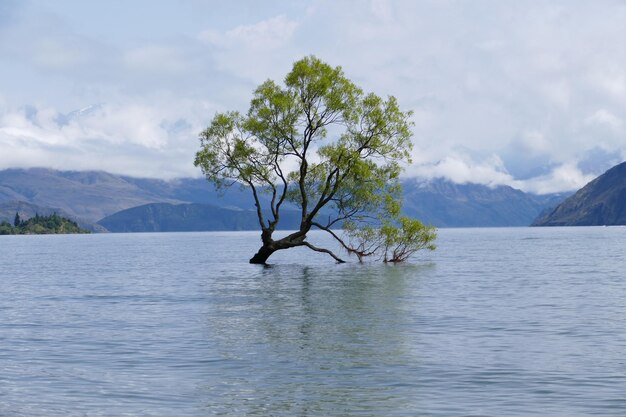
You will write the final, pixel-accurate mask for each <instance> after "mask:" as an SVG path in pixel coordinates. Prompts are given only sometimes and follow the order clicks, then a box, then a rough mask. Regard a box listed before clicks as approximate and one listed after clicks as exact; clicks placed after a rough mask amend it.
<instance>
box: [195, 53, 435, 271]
mask: <svg viewBox="0 0 626 417" xmlns="http://www.w3.org/2000/svg"><path fill="white" fill-rule="evenodd" d="M410 117H411V112H410V111H407V112H405V111H402V110H400V108H399V106H398V102H397V100H396V99H395V98H394V97H393V96H389V97H387V98H386V99H383V98H381V97H379V96H377V95H376V94H373V93H367V94H366V93H364V92H363V90H362V89H360V88H359V87H357V86H356V85H355V84H354V83H353V82H352V81H350V80H349V79H348V78H346V76H345V75H344V73H343V71H342V69H341V67H334V68H333V67H331V66H330V65H328V64H326V63H324V62H322V61H321V60H319V59H318V58H316V57H314V56H309V57H306V58H304V59H301V60H299V61H297V62H295V63H294V65H293V68H292V70H291V72H289V73H288V74H287V76H286V77H285V80H284V85H279V84H277V83H276V82H274V81H272V80H267V81H265V82H264V83H263V84H261V85H260V86H259V87H258V88H257V89H256V90H255V91H254V94H253V98H252V101H251V103H250V108H249V110H248V112H247V114H245V115H244V114H241V113H239V112H236V111H231V112H225V113H218V114H216V115H215V117H214V118H213V120H212V121H211V124H210V125H209V126H208V127H207V128H206V130H204V131H203V132H202V133H201V134H200V141H201V148H200V150H199V151H198V152H197V154H196V159H195V165H196V166H199V167H200V168H201V169H202V172H203V173H204V174H205V176H206V177H207V179H208V180H209V181H210V182H212V183H213V184H214V185H215V186H216V187H217V188H223V187H230V186H232V185H235V184H239V185H242V186H244V187H247V188H249V189H250V191H251V194H252V198H253V199H254V203H255V206H256V213H257V217H258V221H259V226H260V228H261V240H262V246H261V248H260V249H259V251H258V252H257V253H256V254H255V255H254V256H253V257H252V259H250V262H251V263H265V262H266V261H267V259H268V258H269V256H271V255H272V253H274V252H275V251H277V250H282V249H288V248H292V247H298V246H304V247H308V248H310V249H312V250H315V251H318V252H325V253H327V254H329V255H330V256H332V257H333V258H334V259H335V260H337V261H338V262H343V259H342V258H340V257H339V256H338V255H337V254H335V253H334V252H332V251H331V250H329V249H327V248H320V247H317V246H314V245H312V244H311V243H309V242H308V241H307V240H306V237H307V233H308V232H309V231H311V230H314V229H319V230H323V231H325V232H327V233H329V234H330V235H332V236H333V238H334V239H336V240H337V241H338V242H339V244H340V245H341V246H342V247H343V248H344V249H346V250H347V251H348V253H350V254H355V255H356V256H357V257H358V258H359V260H361V259H363V258H364V257H366V256H370V255H372V256H376V255H378V256H379V257H380V258H381V259H382V260H383V261H386V262H399V261H403V260H406V259H407V258H408V256H409V255H410V254H412V253H413V252H415V251H416V250H419V249H423V248H427V249H434V245H433V241H434V239H435V231H434V229H433V228H431V227H428V226H424V225H423V224H422V223H420V222H419V221H418V220H415V219H409V218H406V217H403V216H401V215H400V208H401V188H400V184H399V181H398V179H399V175H400V173H401V170H402V166H403V165H404V164H406V163H409V162H410V150H411V147H412V143H411V137H412V132H411V121H410ZM263 193H267V194H268V195H269V198H268V199H267V201H268V203H267V204H266V205H263V201H265V200H264V199H262V198H261V196H262V194H263ZM286 203H287V204H289V205H291V206H292V207H293V206H295V207H297V208H298V210H299V212H300V213H301V223H300V228H299V230H297V231H295V232H293V233H291V234H289V235H287V236H285V237H283V238H280V239H274V238H273V233H274V231H275V230H276V227H277V225H278V224H279V222H280V215H281V209H283V207H284V205H285V204H286ZM340 226H341V227H342V228H343V231H341V232H339V231H338V230H337V228H338V227H340Z"/></svg>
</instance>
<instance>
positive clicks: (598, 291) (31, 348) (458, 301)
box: [0, 228, 626, 417]
mask: <svg viewBox="0 0 626 417" xmlns="http://www.w3.org/2000/svg"><path fill="white" fill-rule="evenodd" d="M313 238H314V240H317V241H318V243H319V242H321V243H323V240H324V239H323V237H321V236H314V237H313ZM438 244H439V249H438V250H437V251H436V252H434V253H420V254H418V255H417V256H416V257H415V258H414V259H413V262H412V263H411V264H409V265H401V266H385V265H379V264H367V265H359V264H356V263H349V264H347V265H336V264H334V263H333V262H332V260H331V259H330V258H327V257H326V256H325V255H323V254H317V253H310V252H308V251H306V250H304V249H303V250H292V251H288V252H284V253H280V254H278V256H275V258H272V261H273V262H274V263H275V265H274V266H272V267H267V268H264V267H261V266H257V265H249V264H248V263H247V260H248V258H249V257H250V256H251V255H252V253H253V252H254V250H255V249H256V246H257V245H258V236H257V235H256V234H255V233H247V232H246V233H181V234H176V233H171V234H117V235H116V234H107V235H73V236H2V237H0V415H1V416H29V417H30V416H46V417H50V416H123V415H128V416H247V415H250V416H494V417H495V416H498V417H500V416H539V415H540V416H568V417H571V416H588V415H602V416H613V415H614V416H624V415H626V328H625V324H626V280H625V279H624V278H625V273H624V271H625V270H626V257H625V255H624V248H625V247H626V228H548V229H544V228H541V229H538V228H537V229H536V228H516V229H458V230H453V229H448V230H441V231H440V238H439V241H438Z"/></svg>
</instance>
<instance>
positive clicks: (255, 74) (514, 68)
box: [0, 0, 626, 193]
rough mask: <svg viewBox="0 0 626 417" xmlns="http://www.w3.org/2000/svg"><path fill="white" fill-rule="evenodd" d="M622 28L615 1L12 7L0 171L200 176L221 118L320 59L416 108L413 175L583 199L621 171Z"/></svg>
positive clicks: (3, 67) (624, 130)
mask: <svg viewBox="0 0 626 417" xmlns="http://www.w3.org/2000/svg"><path fill="white" fill-rule="evenodd" d="M225 3H226V2H225ZM624 27H626V3H624V2H623V1H618V0H600V1H597V2H583V1H576V0H574V1H571V0H561V1H557V0H550V1H545V2H524V3H519V4H518V3H513V2H499V1H490V0H478V1H473V2H465V1H460V0H444V1H431V0H424V1H419V2H414V1H408V0H406V1H402V0H398V1H381V0H377V1H370V2H368V3H366V2H361V1H356V0H355V1H346V2H332V1H330V0H308V1H301V2H286V1H281V2H278V1H274V2H263V4H260V3H259V2H253V1H250V2H244V3H241V4H238V5H237V6H235V5H229V4H218V5H216V4H209V2H200V1H196V0H183V1H180V2H173V3H170V4H167V5H165V4H162V3H154V2H149V1H146V0H142V1H137V2H132V3H128V2H121V1H111V2H104V3H92V2H79V1H76V0H60V1H58V2H54V3H46V4H42V3H41V2H34V1H23V2H21V1H20V2H16V1H7V2H2V4H1V5H0V169H1V168H8V167H31V166H46V167H52V168H57V169H77V170H81V169H102V170H107V171H111V172H117V173H123V174H129V175H136V176H150V177H160V178H172V177H180V176H189V175H198V174H199V173H198V171H197V170H196V169H195V168H194V167H193V164H192V161H193V154H194V152H195V150H196V148H197V146H198V141H197V136H198V133H199V132H200V131H201V130H202V128H203V127H204V126H206V125H207V124H208V123H209V121H210V119H211V118H212V116H213V115H214V114H215V112H217V111H222V110H227V109H238V110H242V111H245V110H246V108H247V105H248V102H249V99H250V97H251V92H252V90H253V89H254V88H255V86H256V85H257V84H258V83H260V82H262V81H264V80H265V79H267V78H273V79H277V80H280V79H281V78H282V77H283V76H284V74H285V73H286V72H287V71H289V69H290V66H291V63H292V62H293V61H295V60H296V59H299V58H301V57H302V56H304V55H308V54H315V55H317V56H319V57H320V58H322V59H323V60H325V61H327V62H329V63H331V64H332V65H341V66H342V67H343V68H344V70H345V72H346V73H347V75H348V76H349V77H350V78H352V79H353V80H354V81H355V82H356V83H357V84H360V85H361V86H363V87H364V88H365V89H366V90H368V91H369V90H371V91H375V92H377V93H379V94H383V95H384V94H392V95H395V96H396V97H397V98H398V99H399V101H400V103H401V106H402V107H403V108H406V109H412V110H413V111H414V116H413V120H414V122H415V127H414V133H415V149H414V155H413V161H414V164H413V165H412V166H411V167H409V168H408V170H407V175H419V176H425V177H429V178H433V177H445V178H449V179H452V180H454V181H456V182H459V183H465V182H479V183H483V184H490V185H499V184H507V185H511V186H514V187H517V188H521V189H524V190H528V191H534V192H540V193H547V192H554V191H564V190H574V189H577V188H579V187H581V186H582V185H584V184H585V183H586V182H588V181H589V180H590V179H592V178H593V177H595V176H596V175H598V174H600V173H602V172H603V171H604V170H606V169H607V168H608V167H610V166H612V165H615V164H617V163H619V162H621V161H623V160H625V159H626V141H625V140H624V139H625V137H626V125H625V123H626V40H625V38H624V37H623V28H624Z"/></svg>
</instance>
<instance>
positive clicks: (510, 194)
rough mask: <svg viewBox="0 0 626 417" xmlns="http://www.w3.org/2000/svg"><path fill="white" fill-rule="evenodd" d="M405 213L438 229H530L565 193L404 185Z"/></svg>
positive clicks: (448, 184)
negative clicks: (546, 193)
mask: <svg viewBox="0 0 626 417" xmlns="http://www.w3.org/2000/svg"><path fill="white" fill-rule="evenodd" d="M403 188H404V205H403V211H404V213H405V214H407V215H409V216H412V217H416V218H418V219H420V220H421V221H422V222H424V223H427V224H432V225H435V226H437V227H494V226H528V225H529V224H530V223H531V222H532V221H533V219H534V218H535V217H537V215H539V213H541V212H542V210H545V209H546V208H548V207H554V206H555V205H557V204H558V203H559V202H561V201H562V200H563V199H564V198H565V196H566V195H565V194H549V195H542V196H540V195H534V194H528V193H525V192H523V191H520V190H517V189H515V188H511V187H509V186H497V187H489V186H486V185H480V184H455V183H453V182H451V181H447V180H443V179H434V180H429V181H425V180H418V179H413V180H406V181H404V182H403Z"/></svg>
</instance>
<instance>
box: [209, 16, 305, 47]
mask: <svg viewBox="0 0 626 417" xmlns="http://www.w3.org/2000/svg"><path fill="white" fill-rule="evenodd" d="M297 27H298V24H297V23H296V22H294V21H291V20H289V19H288V18H287V17H286V16H284V15H280V16H276V17H273V18H271V19H267V20H262V21H260V22H257V23H254V24H251V25H241V26H237V27H235V28H233V29H230V30H227V31H226V32H223V33H222V32H218V31H215V30H207V31H204V32H202V33H201V34H200V39H202V40H204V41H206V42H209V43H211V44H213V45H216V46H219V47H220V48H228V49H230V48H233V47H236V48H240V47H243V48H246V49H263V50H269V49H276V48H279V47H281V46H283V45H285V43H287V42H288V41H289V40H290V38H291V37H292V35H293V33H294V31H295V30H296V28H297Z"/></svg>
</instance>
